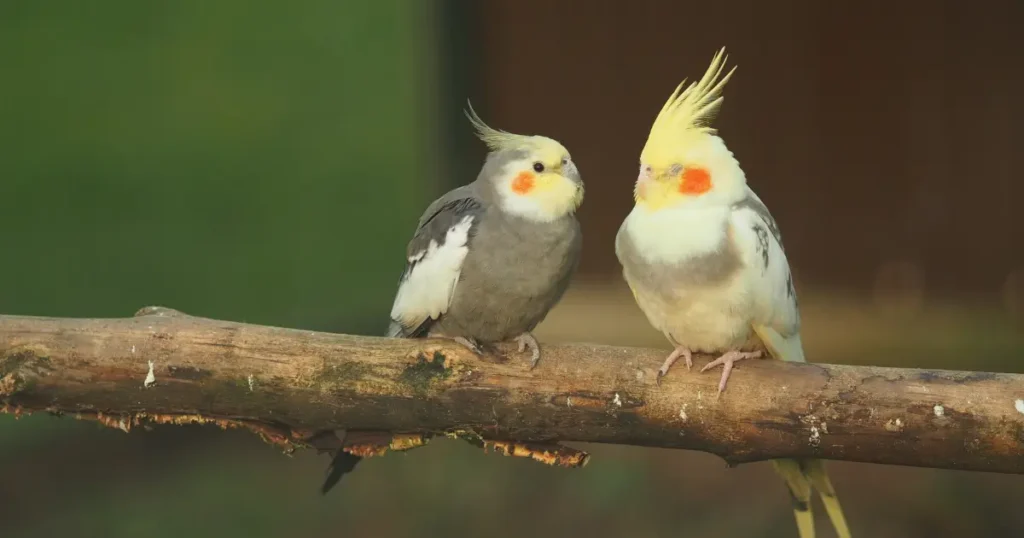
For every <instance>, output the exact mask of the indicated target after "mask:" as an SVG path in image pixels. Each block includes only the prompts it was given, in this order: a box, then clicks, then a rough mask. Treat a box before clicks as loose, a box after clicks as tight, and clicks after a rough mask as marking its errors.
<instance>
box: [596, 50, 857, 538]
mask: <svg viewBox="0 0 1024 538" xmlns="http://www.w3.org/2000/svg"><path fill="white" fill-rule="evenodd" d="M724 54H725V49H722V50H721V51H719V52H718V54H716V55H715V57H714V58H713V60H712V61H711V66H710V67H709V68H708V70H707V72H706V73H705V74H704V76H703V77H702V78H701V80H700V81H698V82H696V83H694V84H691V85H689V86H688V87H686V89H685V90H684V89H683V86H684V85H685V84H686V82H685V81H684V82H683V83H682V84H680V85H679V86H678V87H677V88H676V90H675V92H673V94H672V96H671V97H670V98H669V100H668V101H667V102H666V103H665V105H664V106H663V107H662V109H661V112H660V113H659V114H658V116H657V118H656V119H655V120H654V125H653V126H652V127H651V131H650V134H649V136H648V139H647V143H646V145H645V146H644V148H643V151H642V152H641V154H640V172H639V177H638V178H637V181H636V187H635V192H634V195H635V199H636V205H635V206H634V208H633V210H632V212H630V214H629V216H627V217H626V219H625V221H624V222H623V223H622V226H621V227H620V228H619V232H618V234H617V235H616V238H615V253H616V255H617V256H618V259H619V262H620V263H621V264H622V272H623V276H624V277H625V280H626V282H627V283H628V284H629V287H630V289H631V290H632V291H633V296H634V298H635V299H636V302H637V304H638V305H639V306H640V309H641V310H643V312H644V314H645V315H646V316H647V319H648V321H650V323H651V324H652V325H654V327H655V328H657V329H658V330H660V331H661V332H662V333H663V334H664V335H665V337H666V338H667V339H668V340H669V341H670V342H671V343H672V345H673V346H674V347H675V349H674V350H673V351H672V353H671V354H670V355H669V356H668V357H667V358H666V359H665V362H664V364H662V366H661V368H660V369H659V370H658V380H659V382H660V380H661V378H662V377H663V376H664V375H665V374H667V373H668V371H669V369H670V368H671V366H672V364H673V363H674V362H675V361H676V360H677V359H679V358H682V359H683V360H684V361H685V363H686V367H687V369H689V368H690V367H691V366H692V361H691V354H692V353H693V352H705V353H715V354H720V356H719V357H718V358H717V359H716V360H714V361H712V362H710V363H708V364H707V365H706V366H704V368H702V369H701V372H704V371H706V370H708V369H709V368H713V367H715V366H719V365H720V366H722V367H723V371H722V377H721V380H720V381H719V384H718V392H719V394H721V392H722V391H723V390H724V389H725V386H726V383H727V381H728V379H729V374H730V372H731V370H732V366H733V363H734V362H736V361H739V360H741V359H746V358H756V357H760V356H762V354H763V353H764V352H765V351H767V352H768V353H770V354H771V355H772V356H774V357H775V358H777V359H781V360H786V361H797V362H803V361H804V353H803V346H802V344H801V341H800V314H799V312H798V310H797V298H796V290H795V289H794V286H793V277H792V274H791V273H790V270H789V264H788V262H787V260H786V254H785V252H784V250H783V247H782V238H781V236H780V234H779V228H778V226H777V225H776V223H775V219H773V218H772V216H771V214H770V213H769V212H768V208H767V207H765V205H764V203H762V202H761V200H760V198H758V196H757V195H756V194H754V191H752V190H751V189H750V187H748V186H747V181H746V177H745V175H744V173H743V170H742V169H741V168H740V166H739V163H738V162H737V160H736V158H735V157H734V156H733V154H732V152H730V151H729V149H728V148H726V146H725V143H724V142H723V141H722V139H721V138H720V137H718V136H717V134H716V131H715V130H714V129H713V128H711V127H710V126H709V125H708V124H709V122H710V120H711V118H712V116H713V115H714V113H715V112H717V110H718V108H719V106H720V105H721V103H722V97H721V95H720V94H721V90H722V87H723V86H724V85H725V83H726V82H727V81H728V80H729V78H730V77H731V76H732V73H733V71H734V70H735V68H733V70H731V71H729V72H728V73H727V74H726V75H725V76H724V77H722V76H721V74H722V70H723V68H724ZM772 463H773V464H774V466H775V469H776V471H777V472H778V473H779V474H780V475H782V477H783V478H784V479H785V480H786V484H787V486H788V487H789V489H790V492H791V493H792V496H793V506H794V511H795V513H796V520H797V526H798V528H799V531H800V536H801V538H812V537H813V536H814V521H813V516H812V514H811V511H810V500H811V499H810V497H811V488H812V487H814V488H816V489H817V490H818V491H819V493H820V494H821V498H822V501H823V502H824V505H825V509H826V511H827V512H828V515H829V517H830V518H831V520H832V523H833V525H834V526H835V528H836V530H837V532H838V534H839V536H840V537H841V538H849V536H850V532H849V529H848V528H847V525H846V521H845V519H844V517H843V513H842V510H841V509H840V506H839V501H838V499H837V498H836V495H835V491H834V490H833V489H832V485H831V483H830V481H829V479H828V475H827V474H826V473H825V469H824V467H823V464H822V462H821V461H820V460H801V461H796V460H775V461H773V462H772Z"/></svg>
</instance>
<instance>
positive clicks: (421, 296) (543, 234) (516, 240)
mask: <svg viewBox="0 0 1024 538" xmlns="http://www.w3.org/2000/svg"><path fill="white" fill-rule="evenodd" d="M467 116H469V119H470V121H471V122H472V123H473V125H474V127H476V130H477V132H478V134H479V137H480V139H481V140H483V141H484V143H486V144H487V146H488V147H489V148H490V150H491V152H490V153H489V154H488V155H487V159H486V161H485V163H484V166H483V169H482V170H481V171H480V174H479V175H478V176H477V179H476V181H474V182H472V183H470V184H468V185H464V186H462V187H459V188H457V189H454V190H452V191H450V192H448V193H447V194H445V195H444V196H442V197H440V198H438V199H437V200H435V201H434V202H433V203H432V204H430V206H429V207H428V208H427V210H426V211H425V212H424V213H423V216H422V217H420V220H419V225H418V226H417V227H416V232H415V234H414V235H413V238H412V240H411V241H409V245H408V249H407V252H406V254H407V264H406V267H405V272H404V273H403V274H402V278H401V281H400V283H399V286H398V293H397V294H396V296H395V302H394V305H393V307H392V309H391V325H390V327H389V329H388V336H392V337H407V338H416V337H425V336H430V337H443V338H450V339H453V340H455V341H457V342H459V343H461V344H463V345H465V346H466V347H468V348H470V349H471V350H473V351H474V352H476V353H481V352H482V347H484V346H486V345H487V344H490V343H494V342H500V341H507V340H512V339H515V340H516V341H517V342H518V343H519V350H520V351H523V350H525V349H526V348H527V347H529V348H530V350H531V353H532V361H531V367H532V366H535V365H536V364H537V361H538V360H539V359H540V355H541V353H540V346H539V345H538V344H537V340H536V339H534V337H533V335H532V334H531V331H532V330H533V329H534V328H535V327H536V326H537V324H539V323H540V322H541V321H542V320H543V319H544V317H545V316H546V315H547V313H548V311H550V310H551V308H552V307H553V306H555V304H556V303H557V302H558V301H559V300H560V299H561V298H562V295H563V293H564V292H565V290H566V288H567V287H568V285H569V279H570V277H571V275H572V273H573V272H574V271H575V269H576V265H577V263H578V260H579V256H580V239H581V235H580V227H579V222H578V221H577V220H576V216H575V211H576V209H577V208H578V207H579V205H580V203H581V202H582V200H583V181H582V179H581V178H580V174H579V171H578V170H577V169H576V165H575V164H574V163H573V161H572V159H571V157H570V156H569V152H568V151H567V150H566V149H565V147H563V146H562V145H561V144H559V143H558V142H557V141H555V140H552V139H550V138H547V137H543V136H524V135H516V134H511V133H507V132H504V131H498V130H495V129H492V128H490V127H488V126H487V125H485V124H484V122H483V121H481V120H480V118H479V117H478V116H477V115H476V114H475V113H474V112H473V110H472V108H471V107H470V109H469V111H468V112H467Z"/></svg>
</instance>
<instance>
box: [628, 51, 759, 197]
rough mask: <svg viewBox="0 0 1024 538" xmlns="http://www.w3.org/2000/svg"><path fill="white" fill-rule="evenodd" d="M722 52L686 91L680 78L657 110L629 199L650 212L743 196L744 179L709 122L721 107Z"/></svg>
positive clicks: (727, 76) (723, 57) (730, 73)
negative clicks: (673, 89)
mask: <svg viewBox="0 0 1024 538" xmlns="http://www.w3.org/2000/svg"><path fill="white" fill-rule="evenodd" d="M725 58H726V56H725V49H724V48H723V49H721V50H720V51H718V53H717V54H715V56H714V58H713V59H712V60H711V65H710V66H709V67H708V69H707V71H706V72H705V73H704V76H703V77H702V78H701V79H700V80H699V81H697V82H695V83H693V84H691V85H689V86H687V87H686V89H683V86H684V85H685V84H686V81H685V80H684V81H683V82H682V83H680V84H679V86H677V87H676V90H675V91H674V92H673V93H672V95H671V96H670V97H669V99H668V101H666V102H665V104H664V105H663V106H662V107H661V111H660V112H659V113H658V116H657V118H656V119H655V120H654V124H653V125H652V126H651V131H650V134H649V135H648V137H647V143H646V144H645V145H644V148H643V151H642V152H641V153H640V173H639V176H638V177H637V182H636V188H635V190H634V197H635V199H636V202H637V205H639V206H643V207H644V208H646V209H648V210H651V211H658V210H661V209H665V208H671V207H679V206H681V205H684V204H685V205H695V206H700V205H705V204H713V203H718V202H720V201H724V200H725V199H729V198H734V197H735V196H736V195H737V194H739V193H742V191H743V187H744V186H745V185H746V179H745V178H744V176H743V172H742V171H741V170H740V169H739V165H738V163H737V162H736V160H735V158H734V157H733V155H732V153H731V152H730V151H729V150H728V149H727V148H726V147H725V143H724V142H723V141H722V139H721V138H719V137H718V136H717V135H716V131H715V129H714V128H712V127H711V126H710V125H709V124H710V122H711V120H712V119H713V117H714V115H715V113H716V112H717V111H718V108H719V107H720V106H721V104H722V100H723V97H722V96H721V91H722V88H723V87H724V86H725V83H726V82H728V81H729V78H730V77H732V74H733V71H735V70H736V68H735V67H734V68H733V69H731V70H730V71H729V72H728V73H726V74H725V76H724V77H723V76H721V75H722V71H723V69H724V67H725Z"/></svg>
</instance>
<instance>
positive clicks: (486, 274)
mask: <svg viewBox="0 0 1024 538" xmlns="http://www.w3.org/2000/svg"><path fill="white" fill-rule="evenodd" d="M562 250H565V249H556V250H555V251H553V252H552V251H548V252H546V253H545V254H546V255H544V256H541V255H540V254H541V253H540V252H537V255H536V256H531V255H532V254H533V252H530V253H529V254H531V255H525V256H523V259H520V260H516V261H515V262H513V261H512V260H507V262H506V261H504V260H503V261H502V262H499V263H495V260H494V259H493V258H487V259H484V260H476V259H473V260H470V259H467V263H466V266H465V267H464V269H463V272H462V275H461V278H460V280H459V283H458V285H457V286H456V290H455V295H454V297H453V298H452V303H451V306H450V307H449V309H448V312H447V313H446V314H445V315H444V316H443V317H442V318H441V320H440V321H439V323H438V330H439V331H443V332H444V334H449V335H453V336H465V337H470V338H475V339H477V340H480V341H484V342H497V341H503V340H508V339H510V338H513V337H515V336H518V335H520V334H522V333H524V332H527V331H532V330H533V329H534V328H535V327H536V326H537V325H538V324H539V323H540V322H541V321H543V320H544V318H545V317H546V316H547V314H548V312H549V311H550V310H551V308H552V307H554V305H555V304H556V303H557V302H558V300H559V299H560V298H561V296H562V295H563V293H564V292H565V289H566V288H567V287H568V284H569V278H570V277H571V273H572V269H573V263H574V262H573V260H572V258H571V253H570V252H568V251H565V252H563V251H562Z"/></svg>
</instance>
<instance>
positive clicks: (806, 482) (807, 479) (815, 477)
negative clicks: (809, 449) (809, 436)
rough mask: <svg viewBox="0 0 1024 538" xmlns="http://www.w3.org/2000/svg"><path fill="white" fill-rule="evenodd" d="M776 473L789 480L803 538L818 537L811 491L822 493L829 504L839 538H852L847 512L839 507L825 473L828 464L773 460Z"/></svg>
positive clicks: (823, 502)
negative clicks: (845, 513)
mask: <svg viewBox="0 0 1024 538" xmlns="http://www.w3.org/2000/svg"><path fill="white" fill-rule="evenodd" d="M772 465H773V466H774V467H775V472H777V473H778V474H779V475H780V476H782V478H783V480H785V481H786V487H787V488H788V489H789V493H790V496H791V497H792V498H793V515H794V516H795V517H796V526H797V530H798V531H799V533H800V538H814V515H813V512H812V511H811V490H812V488H813V489H816V490H818V494H819V495H820V496H821V502H822V504H824V505H825V512H826V513H828V518H829V520H831V521H832V526H833V527H835V529H836V536H838V537H839V538H851V537H850V528H849V527H848V526H847V525H846V518H845V517H843V509H842V508H841V507H840V506H839V498H838V497H836V491H835V489H833V488H832V482H831V481H830V480H829V478H828V474H827V473H826V472H825V462H823V461H821V460H772Z"/></svg>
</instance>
